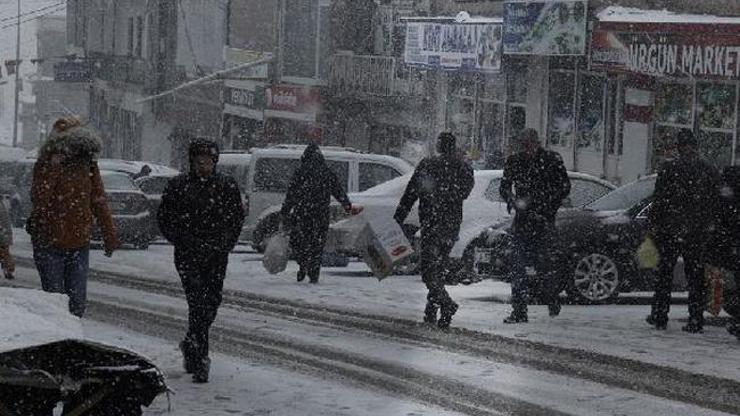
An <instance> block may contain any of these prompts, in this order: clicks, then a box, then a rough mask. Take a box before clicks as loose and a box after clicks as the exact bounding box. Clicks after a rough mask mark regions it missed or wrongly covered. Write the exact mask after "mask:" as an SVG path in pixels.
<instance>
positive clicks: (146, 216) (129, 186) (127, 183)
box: [93, 171, 154, 249]
mask: <svg viewBox="0 0 740 416" xmlns="http://www.w3.org/2000/svg"><path fill="white" fill-rule="evenodd" d="M100 175H101V177H102V178H103V185H105V195H106V197H107V198H108V205H109V206H110V209H111V211H112V213H113V222H114V223H115V225H116V232H117V234H118V239H119V241H121V243H123V244H131V245H133V246H134V247H136V248H139V249H147V248H148V247H149V243H150V242H151V241H152V239H153V234H152V227H153V222H154V216H153V214H152V211H151V209H150V206H149V201H148V200H147V198H146V195H145V194H144V192H142V191H141V189H140V188H139V187H138V186H137V185H136V184H135V183H134V181H133V180H132V179H131V178H130V177H129V176H128V175H126V174H124V173H119V172H111V171H101V172H100ZM101 237H102V236H101V233H100V229H99V227H95V228H94V231H93V240H95V241H100V240H101Z"/></svg>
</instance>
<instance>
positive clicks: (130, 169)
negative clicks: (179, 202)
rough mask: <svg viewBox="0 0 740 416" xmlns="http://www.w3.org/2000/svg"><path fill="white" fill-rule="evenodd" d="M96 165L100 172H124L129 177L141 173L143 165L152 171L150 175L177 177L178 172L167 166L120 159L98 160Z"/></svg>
mask: <svg viewBox="0 0 740 416" xmlns="http://www.w3.org/2000/svg"><path fill="white" fill-rule="evenodd" d="M98 165H99V166H100V169H102V170H111V171H116V172H124V173H126V174H129V175H134V174H137V173H139V172H140V171H141V168H143V167H144V166H145V165H147V166H149V168H150V169H151V170H152V174H155V175H172V176H174V175H177V174H179V173H180V172H179V171H178V170H176V169H172V168H170V167H167V166H163V165H159V164H157V163H150V162H142V161H134V160H120V159H100V160H98Z"/></svg>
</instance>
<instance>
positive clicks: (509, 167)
mask: <svg viewBox="0 0 740 416" xmlns="http://www.w3.org/2000/svg"><path fill="white" fill-rule="evenodd" d="M518 141H519V146H520V148H521V150H520V151H519V152H517V153H514V154H513V155H511V156H509V157H508V158H507V159H506V163H505V166H504V177H503V179H502V180H501V187H500V189H499V191H500V194H501V197H502V198H503V200H504V201H506V203H507V209H508V211H509V213H511V211H512V210H514V211H515V214H514V223H513V226H512V245H513V250H514V256H513V265H512V266H513V267H512V278H511V307H512V311H511V314H510V315H509V316H508V317H507V318H505V319H504V323H507V324H515V323H522V322H527V321H528V316H527V302H528V299H529V295H530V293H529V292H530V286H531V283H532V282H530V280H529V279H530V278H532V277H533V276H534V273H532V272H531V268H532V267H534V271H535V272H536V273H538V274H540V277H541V278H542V279H543V281H544V291H545V293H544V297H545V298H546V301H547V303H548V309H549V313H550V316H557V315H559V314H560V292H561V291H562V281H561V279H560V278H559V276H558V273H557V270H555V268H554V267H553V266H552V264H555V263H556V262H557V261H556V260H557V259H556V258H557V256H558V254H557V252H556V250H554V244H555V236H554V234H555V215H556V214H557V212H558V209H560V207H561V205H562V203H563V200H564V199H565V198H567V197H568V194H569V193H570V179H569V178H568V172H567V171H566V170H565V166H564V164H563V159H562V158H561V157H560V155H559V154H558V153H557V152H554V151H550V150H546V149H544V148H543V147H542V144H541V143H540V139H539V135H538V134H537V131H536V130H534V129H524V130H523V131H522V132H521V133H520V134H519V138H518ZM553 260H555V261H553Z"/></svg>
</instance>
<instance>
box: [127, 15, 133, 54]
mask: <svg viewBox="0 0 740 416" xmlns="http://www.w3.org/2000/svg"><path fill="white" fill-rule="evenodd" d="M128 54H129V56H131V55H133V54H134V18H133V17H129V18H128Z"/></svg>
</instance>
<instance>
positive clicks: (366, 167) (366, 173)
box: [360, 162, 401, 192]
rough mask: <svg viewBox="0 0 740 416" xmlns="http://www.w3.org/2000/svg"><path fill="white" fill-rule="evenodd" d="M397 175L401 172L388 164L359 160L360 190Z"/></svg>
mask: <svg viewBox="0 0 740 416" xmlns="http://www.w3.org/2000/svg"><path fill="white" fill-rule="evenodd" d="M399 176H401V174H400V173H399V172H398V171H397V170H395V169H393V168H392V167H390V166H385V165H379V164H377V163H365V162H360V192H362V191H365V190H367V189H370V188H372V187H373V186H376V185H380V184H381V183H384V182H388V181H389V180H391V179H393V178H397V177H399Z"/></svg>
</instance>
